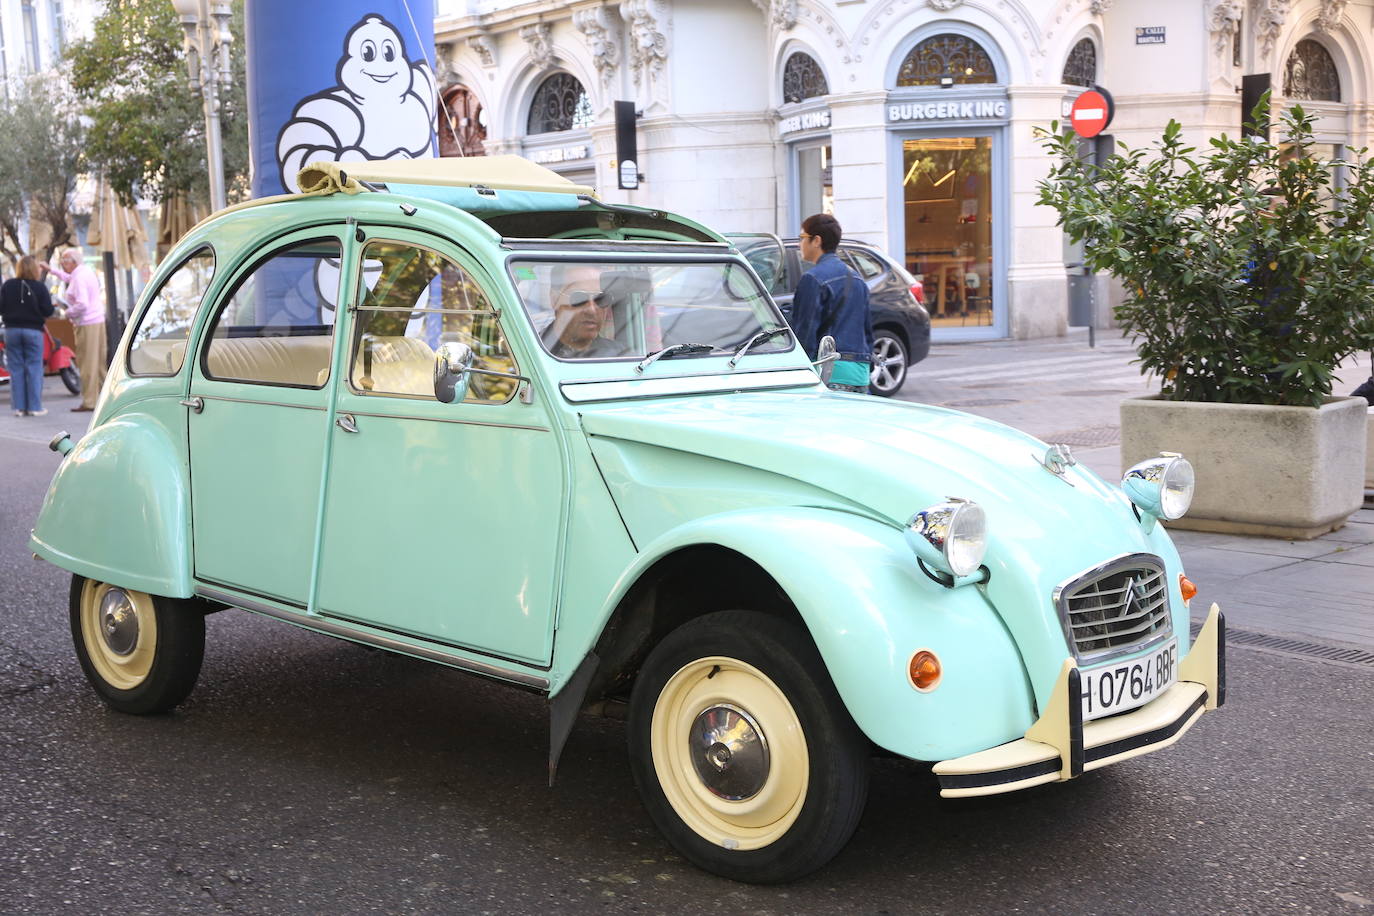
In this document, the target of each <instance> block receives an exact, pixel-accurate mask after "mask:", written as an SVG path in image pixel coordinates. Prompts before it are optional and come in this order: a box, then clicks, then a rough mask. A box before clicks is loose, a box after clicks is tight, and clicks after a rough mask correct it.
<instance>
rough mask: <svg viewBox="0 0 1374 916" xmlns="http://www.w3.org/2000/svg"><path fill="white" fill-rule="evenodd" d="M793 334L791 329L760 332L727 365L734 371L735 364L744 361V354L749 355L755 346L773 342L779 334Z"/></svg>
mask: <svg viewBox="0 0 1374 916" xmlns="http://www.w3.org/2000/svg"><path fill="white" fill-rule="evenodd" d="M791 333H792V329H791V328H789V327H781V328H770V329H769V330H767V331H759V332H758V333H757V334H755V335H754V336H753V337H751V338H749V339H748V340H746V341H745V342H744V346H742V347H740V348H739V349H738V350H736V351H735V355H734V356H732V357H730V362H728V363H726V365H727V366H729V367H730V368H731V369H733V368H735V363H737V362H739V361H740V360H741V359H743V358H744V354H746V353H748V352H749V351H750V350H751V349H753V347H754V344H757V343H763V342H764V341H765V340H772V339H773V338H774V337H777V336H778V335H779V334H791Z"/></svg>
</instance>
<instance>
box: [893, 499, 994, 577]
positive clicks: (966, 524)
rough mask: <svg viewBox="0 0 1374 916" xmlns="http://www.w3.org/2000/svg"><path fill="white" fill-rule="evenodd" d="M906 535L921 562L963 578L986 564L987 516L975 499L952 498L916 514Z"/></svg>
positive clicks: (907, 526)
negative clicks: (984, 558)
mask: <svg viewBox="0 0 1374 916" xmlns="http://www.w3.org/2000/svg"><path fill="white" fill-rule="evenodd" d="M905 535H906V540H907V543H908V544H910V545H911V548H912V550H913V551H914V552H915V553H916V557H917V559H918V560H920V561H921V562H922V563H924V564H927V565H929V566H932V567H934V568H935V569H937V570H939V571H940V572H942V573H944V574H946V575H948V576H951V577H953V578H954V579H962V578H965V577H967V576H970V575H972V574H973V573H975V572H977V571H978V570H979V569H980V568H981V567H982V565H983V557H984V555H985V554H986V553H987V516H986V514H985V513H984V512H983V507H982V506H980V505H978V503H976V502H974V501H973V500H971V499H964V498H962V497H958V496H951V497H947V498H946V499H944V500H942V501H941V502H938V503H935V504H934V505H931V506H927V507H926V508H924V509H922V510H920V511H919V512H916V513H915V514H913V515H912V516H911V518H910V519H909V520H908V521H907V524H906V529H905Z"/></svg>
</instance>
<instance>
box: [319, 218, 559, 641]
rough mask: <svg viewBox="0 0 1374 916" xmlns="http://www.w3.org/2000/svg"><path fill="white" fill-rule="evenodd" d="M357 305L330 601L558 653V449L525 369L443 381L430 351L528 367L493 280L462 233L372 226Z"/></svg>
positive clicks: (330, 498) (362, 613)
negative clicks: (452, 348) (453, 237)
mask: <svg viewBox="0 0 1374 916" xmlns="http://www.w3.org/2000/svg"><path fill="white" fill-rule="evenodd" d="M366 235H367V240H366V241H365V243H364V244H363V245H362V246H361V247H362V254H361V257H362V266H363V270H362V271H361V272H360V274H359V276H360V277H361V279H360V280H357V281H354V282H359V283H361V284H362V287H361V289H360V290H359V294H358V296H357V303H356V308H355V309H354V310H353V311H352V312H351V313H350V314H349V315H348V317H347V319H346V321H347V326H348V329H349V330H348V332H347V333H348V334H349V340H348V347H347V351H346V353H345V355H344V361H343V365H344V366H345V367H346V373H345V372H341V377H340V379H339V383H338V385H337V386H336V395H335V397H336V405H335V410H336V418H337V422H336V424H335V425H334V427H333V428H332V429H331V430H330V436H331V438H332V442H331V446H330V448H331V455H330V466H329V472H328V486H327V493H326V497H325V505H324V517H323V526H322V531H321V538H322V540H321V548H320V568H319V581H318V591H317V602H316V607H317V609H318V611H319V612H320V613H322V614H325V615H328V616H331V617H335V618H338V619H342V620H346V621H351V622H354V623H361V624H366V625H368V626H371V627H375V628H379V629H383V630H386V631H389V632H393V633H399V634H404V635H409V636H413V637H418V638H421V639H425V640H428V641H431V642H435V643H440V644H443V645H446V646H454V647H459V648H466V649H470V650H474V651H477V652H481V653H484V654H488V655H496V656H500V657H504V658H510V659H516V660H520V661H524V662H528V663H533V664H547V663H548V661H549V660H550V657H551V652H552V631H553V614H554V608H555V601H556V596H557V589H556V574H557V571H558V558H559V546H560V543H561V534H560V532H561V529H562V518H563V512H564V508H563V503H564V492H565V486H564V473H565V472H564V459H563V450H562V447H561V445H560V440H559V436H558V434H557V432H556V430H555V426H554V423H553V420H552V418H551V417H550V414H549V411H548V408H547V406H546V405H544V404H542V402H534V401H533V399H527V398H522V397H521V392H522V390H523V388H524V383H522V382H519V381H517V380H516V379H512V378H508V377H504V376H496V375H472V376H471V383H470V385H469V388H468V390H467V392H466V397H464V398H462V399H461V400H458V401H455V402H454V403H448V404H446V403H442V402H441V401H439V400H438V399H437V398H436V397H435V394H434V362H435V359H434V351H435V349H436V348H437V347H439V346H440V345H441V344H443V343H445V342H449V341H458V342H462V343H466V344H468V345H469V346H471V347H472V348H473V350H474V351H475V352H476V354H477V363H476V367H477V368H482V369H486V370H489V371H492V372H500V373H506V374H518V373H519V371H520V365H519V362H518V361H517V359H516V356H515V354H514V352H513V351H512V350H511V348H510V347H509V346H508V345H507V341H506V337H505V335H504V334H503V331H502V327H501V320H500V316H499V314H498V311H497V309H496V308H495V306H496V304H497V303H496V300H495V299H494V298H493V297H492V295H491V293H490V290H491V289H492V288H493V286H492V284H491V282H490V281H489V279H487V278H486V277H485V275H484V274H483V273H482V272H481V271H480V270H479V269H478V267H477V265H476V263H475V261H474V260H473V259H472V258H471V257H469V256H468V255H466V254H465V253H464V252H462V251H461V250H460V249H458V248H457V247H455V246H452V245H450V244H448V243H447V242H444V241H442V240H439V239H437V238H434V237H431V236H427V235H423V234H420V233H407V232H403V231H400V230H391V229H386V230H377V231H376V233H375V234H374V232H373V231H367V232H366Z"/></svg>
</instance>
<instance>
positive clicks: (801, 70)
mask: <svg viewBox="0 0 1374 916" xmlns="http://www.w3.org/2000/svg"><path fill="white" fill-rule="evenodd" d="M829 94H830V86H829V85H828V84H827V83H826V81H825V74H824V73H822V72H821V65H820V64H818V63H816V59H815V58H814V57H812V56H811V55H810V54H804V53H802V52H801V51H798V52H797V53H795V54H793V55H792V56H791V57H789V58H787V63H786V64H785V65H784V66H783V68H782V100H783V101H784V102H800V101H803V100H805V99H814V98H818V97H820V96H823V95H829Z"/></svg>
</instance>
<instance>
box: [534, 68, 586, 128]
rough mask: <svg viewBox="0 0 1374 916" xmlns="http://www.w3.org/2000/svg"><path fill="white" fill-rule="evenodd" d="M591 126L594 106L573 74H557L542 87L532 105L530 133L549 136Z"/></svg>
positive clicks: (537, 90) (535, 95) (537, 91)
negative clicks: (554, 132)
mask: <svg viewBox="0 0 1374 916" xmlns="http://www.w3.org/2000/svg"><path fill="white" fill-rule="evenodd" d="M591 126H592V102H591V99H589V98H587V90H586V89H584V88H582V83H581V81H580V80H578V78H577V77H575V76H573V75H572V74H571V73H555V74H554V75H553V76H551V77H549V78H548V79H546V80H544V82H542V83H540V84H539V88H538V89H536V90H535V93H534V101H533V102H531V103H530V120H529V124H528V126H527V127H526V132H527V133H531V134H546V133H549V132H550V131H555V130H581V129H583V128H587V127H591Z"/></svg>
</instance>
